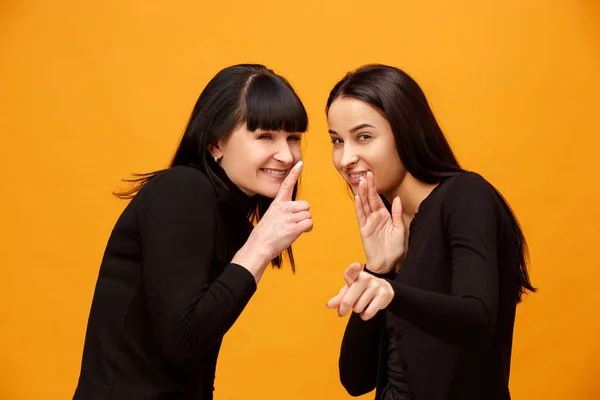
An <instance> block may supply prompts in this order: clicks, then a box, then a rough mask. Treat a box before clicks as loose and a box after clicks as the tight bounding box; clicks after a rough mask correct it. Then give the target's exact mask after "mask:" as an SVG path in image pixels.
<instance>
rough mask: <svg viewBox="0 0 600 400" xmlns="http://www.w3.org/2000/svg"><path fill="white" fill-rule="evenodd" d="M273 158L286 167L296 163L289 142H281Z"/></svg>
mask: <svg viewBox="0 0 600 400" xmlns="http://www.w3.org/2000/svg"><path fill="white" fill-rule="evenodd" d="M273 158H274V159H275V160H277V161H279V162H280V163H282V164H283V165H285V166H286V167H289V166H291V165H292V163H293V162H294V156H293V155H292V152H291V150H290V145H289V143H288V141H287V140H282V141H279V144H278V146H277V151H276V152H275V154H274V155H273Z"/></svg>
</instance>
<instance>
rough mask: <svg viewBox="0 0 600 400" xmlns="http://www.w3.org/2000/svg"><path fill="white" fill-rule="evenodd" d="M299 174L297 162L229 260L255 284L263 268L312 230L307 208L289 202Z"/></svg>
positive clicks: (305, 205)
mask: <svg viewBox="0 0 600 400" xmlns="http://www.w3.org/2000/svg"><path fill="white" fill-rule="evenodd" d="M301 171H302V161H299V162H298V163H297V164H296V165H295V166H294V167H293V168H292V170H291V171H290V173H289V174H288V176H287V177H286V178H285V180H284V181H283V183H282V184H281V187H280V188H279V191H278V192H277V196H276V197H275V199H273V202H272V203H271V205H270V206H269V209H268V210H267V212H266V213H265V215H263V217H262V218H261V219H260V221H259V222H258V224H256V226H255V227H254V229H253V230H252V233H251V234H250V236H249V237H248V240H247V241H246V243H245V244H244V246H242V248H241V249H240V250H239V251H238V252H237V253H236V255H235V256H234V257H233V260H231V262H232V263H235V264H239V265H241V266H243V267H245V268H246V269H248V270H249V271H250V272H251V273H252V275H254V278H255V280H256V281H257V282H258V280H259V279H260V277H261V276H262V273H263V271H264V268H265V267H266V266H267V264H268V263H269V262H270V261H271V260H273V259H274V258H275V257H277V256H278V255H279V254H281V253H282V252H283V251H284V250H285V249H287V248H288V247H290V245H291V244H292V243H293V242H294V241H295V240H296V239H297V238H298V237H299V236H300V235H301V234H302V233H304V232H310V231H311V230H312V227H313V223H312V219H311V215H310V212H309V209H310V205H309V204H308V202H306V201H304V200H297V201H292V194H293V192H294V185H296V182H297V181H298V177H299V176H300V172H301Z"/></svg>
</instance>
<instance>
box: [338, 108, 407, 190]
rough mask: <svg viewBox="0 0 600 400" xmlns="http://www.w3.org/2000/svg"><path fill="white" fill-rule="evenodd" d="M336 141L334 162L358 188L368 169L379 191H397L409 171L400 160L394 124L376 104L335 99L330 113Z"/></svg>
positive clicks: (348, 180) (345, 177) (342, 173)
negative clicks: (392, 126) (373, 105)
mask: <svg viewBox="0 0 600 400" xmlns="http://www.w3.org/2000/svg"><path fill="white" fill-rule="evenodd" d="M327 121H328V123H329V135H330V136H331V142H332V143H333V164H334V165H335V168H336V169H337V170H338V172H339V173H340V174H341V175H342V176H343V177H344V179H345V180H346V181H347V182H348V183H349V184H350V186H351V188H352V191H353V192H354V193H357V192H358V183H359V178H361V177H362V176H364V175H365V174H366V173H367V172H368V171H371V172H372V173H373V176H374V177H375V185H376V186H377V192H378V193H380V194H383V195H386V194H389V193H392V192H393V191H395V190H396V189H397V188H398V187H399V186H400V183H401V182H402V179H403V178H404V176H405V174H406V169H405V168H404V165H402V162H401V161H400V156H399V155H398V151H397V150H396V143H395V140H394V134H393V132H392V128H391V126H390V124H389V122H388V121H387V119H386V118H385V117H384V116H383V115H382V114H381V113H380V112H379V111H378V110H377V109H375V108H374V107H372V106H371V105H369V104H368V103H365V102H364V101H361V100H357V99H354V98H351V97H340V98H337V99H336V100H334V101H333V103H332V104H331V106H330V107H329V112H328V114H327Z"/></svg>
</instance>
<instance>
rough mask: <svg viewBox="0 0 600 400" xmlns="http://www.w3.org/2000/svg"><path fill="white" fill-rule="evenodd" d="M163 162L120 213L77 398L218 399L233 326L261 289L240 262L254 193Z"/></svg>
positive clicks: (96, 298) (96, 301) (108, 249)
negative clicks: (221, 358)
mask: <svg viewBox="0 0 600 400" xmlns="http://www.w3.org/2000/svg"><path fill="white" fill-rule="evenodd" d="M221 178H222V179H223V180H224V181H225V182H226V184H227V186H228V189H229V190H228V191H224V190H216V189H215V188H213V185H212V184H211V183H210V181H209V180H208V178H207V177H206V176H205V175H204V174H203V173H202V172H200V171H199V170H198V169H196V168H193V167H183V166H181V167H174V168H170V169H167V170H165V171H163V172H160V173H159V174H158V175H157V176H155V177H154V178H153V179H152V180H151V181H150V182H149V183H148V184H146V185H145V186H144V187H143V188H142V190H141V191H140V192H139V193H138V194H137V195H136V196H135V197H134V198H133V199H132V201H131V202H130V203H129V204H128V206H127V207H126V209H125V210H124V211H123V213H122V215H121V216H120V218H119V219H118V221H117V223H116V225H115V227H114V229H113V231H112V234H111V236H110V239H109V241H108V244H107V247H106V251H105V254H104V257H103V260H102V265H101V266H100V272H99V276H98V281H97V284H96V289H95V293H94V298H93V301H92V306H91V312H90V316H89V322H88V326H87V333H86V337H85V345H84V349H83V359H82V364H81V373H80V377H79V383H78V386H77V389H76V391H75V395H74V399H81V400H83V399H114V400H118V399H192V398H193V399H203V400H206V399H212V391H213V382H214V376H215V366H216V360H217V355H218V352H219V349H220V346H221V341H222V338H223V335H224V334H225V333H226V332H227V330H228V329H229V328H230V327H231V326H232V325H233V323H234V322H235V320H236V319H237V317H238V316H239V315H240V313H241V312H242V310H243V309H244V307H245V306H246V304H247V302H248V301H249V300H250V298H251V297H252V295H253V294H254V292H255V290H256V283H255V281H254V278H253V276H252V274H251V273H250V272H249V271H248V270H246V269H245V268H243V267H241V266H239V265H236V264H231V263H230V260H231V259H232V258H233V256H234V254H235V253H236V252H237V250H238V249H239V248H240V247H241V246H242V245H243V244H244V242H245V241H246V239H247V237H248V234H249V232H250V230H251V228H252V226H251V224H250V223H249V222H248V218H247V213H248V210H249V208H250V198H249V197H248V196H246V195H245V194H244V193H243V192H241V191H240V190H239V189H238V188H237V187H236V186H235V185H234V184H233V183H231V181H229V180H228V179H227V177H226V176H225V174H224V173H221Z"/></svg>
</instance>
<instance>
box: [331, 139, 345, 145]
mask: <svg viewBox="0 0 600 400" xmlns="http://www.w3.org/2000/svg"><path fill="white" fill-rule="evenodd" d="M331 143H333V144H334V145H335V144H342V143H344V142H343V140H342V139H340V138H331Z"/></svg>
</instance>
